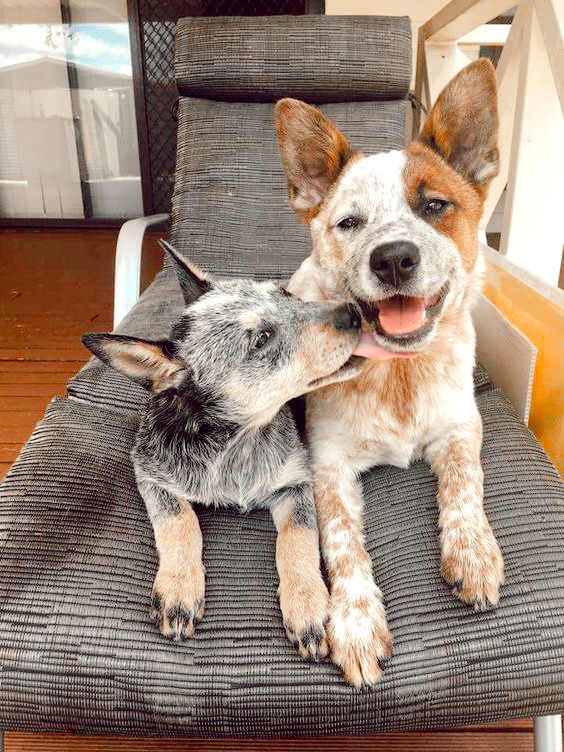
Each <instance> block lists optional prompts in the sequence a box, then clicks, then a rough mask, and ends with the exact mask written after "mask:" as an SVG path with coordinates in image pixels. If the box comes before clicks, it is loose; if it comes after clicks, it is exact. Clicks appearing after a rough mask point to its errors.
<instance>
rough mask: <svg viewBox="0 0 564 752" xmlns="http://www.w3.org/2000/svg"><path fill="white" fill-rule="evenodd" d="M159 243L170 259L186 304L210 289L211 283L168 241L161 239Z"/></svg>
mask: <svg viewBox="0 0 564 752" xmlns="http://www.w3.org/2000/svg"><path fill="white" fill-rule="evenodd" d="M159 245H160V247H161V248H162V249H163V251H164V252H165V253H167V254H168V256H169V258H170V260H171V261H172V265H173V267H174V270H175V272H176V276H177V277H178V281H179V282H180V287H181V288H182V294H183V296H184V302H185V303H186V305H190V303H194V302H195V301H196V300H198V298H199V297H200V295H203V294H204V293H206V292H209V291H210V290H211V288H212V285H211V283H210V282H209V281H208V280H207V279H206V278H205V277H204V276H203V275H202V274H201V272H200V271H199V270H198V269H196V267H194V266H191V265H190V264H188V263H187V262H186V261H185V259H183V258H182V256H181V255H180V254H179V253H178V251H176V250H175V249H174V248H173V247H172V246H171V244H170V243H168V242H167V241H166V240H162V239H161V240H159Z"/></svg>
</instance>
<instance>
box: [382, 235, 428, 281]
mask: <svg viewBox="0 0 564 752" xmlns="http://www.w3.org/2000/svg"><path fill="white" fill-rule="evenodd" d="M420 260H421V256H420V254H419V248H418V247H417V246H416V245H415V243H411V242H409V241H408V240H399V241H395V242H393V243H383V244H382V245H379V246H376V248H375V249H374V250H373V251H372V253H371V254H370V269H371V270H372V271H373V272H374V274H375V275H376V276H377V277H378V279H379V280H380V281H381V282H385V283H387V284H389V285H394V286H395V287H399V285H400V284H401V283H402V282H406V281H407V280H408V279H409V278H410V277H411V276H412V275H413V273H414V272H415V270H416V268H417V266H418V264H419V261H420Z"/></svg>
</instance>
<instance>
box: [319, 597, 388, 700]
mask: <svg viewBox="0 0 564 752" xmlns="http://www.w3.org/2000/svg"><path fill="white" fill-rule="evenodd" d="M376 591H377V588H376ZM377 592H378V595H376V594H373V595H371V596H370V597H365V598H360V599H357V600H355V601H348V600H347V599H346V598H343V597H332V598H331V618H330V622H329V625H328V628H327V633H328V637H329V645H330V647H331V660H332V661H333V662H334V663H336V664H337V665H338V666H339V667H340V668H341V670H342V671H343V674H344V677H345V679H346V680H347V682H348V683H349V684H352V685H353V686H354V687H358V688H361V687H365V686H372V685H373V684H376V682H377V681H378V680H379V679H380V677H381V676H382V671H383V664H384V661H386V660H387V659H388V658H390V657H391V655H392V635H391V632H390V630H389V629H388V623H387V620H386V612H385V610H384V604H383V603H382V600H381V597H380V596H379V591H377Z"/></svg>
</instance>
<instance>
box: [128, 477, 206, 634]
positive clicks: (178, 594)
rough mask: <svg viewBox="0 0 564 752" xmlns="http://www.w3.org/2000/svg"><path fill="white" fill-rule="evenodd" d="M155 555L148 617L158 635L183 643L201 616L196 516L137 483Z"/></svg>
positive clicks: (174, 499) (175, 500) (188, 508)
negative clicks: (144, 506) (145, 509)
mask: <svg viewBox="0 0 564 752" xmlns="http://www.w3.org/2000/svg"><path fill="white" fill-rule="evenodd" d="M139 490H140V492H141V495H142V496H143V499H144V501H145V504H146V506H147V511H148V513H149V517H150V520H151V523H152V525H153V531H154V534H155V543H156V546H157V551H158V554H159V569H158V571H157V576H156V577H155V582H154V584H153V597H152V604H151V617H152V618H153V619H154V621H155V622H156V623H157V625H158V627H159V629H160V631H161V634H162V635H163V636H164V637H169V638H170V639H173V640H185V639H186V638H188V637H191V636H192V634H193V633H194V626H195V625H196V623H197V621H198V620H199V619H201V618H202V616H203V615H204V595H205V570H204V564H203V562H202V548H203V546H202V533H201V531H200V525H199V522H198V518H197V517H196V513H195V512H194V510H193V509H192V507H191V505H190V504H189V503H188V502H187V501H186V500H184V499H181V498H179V497H176V496H174V495H173V494H171V493H169V492H168V491H167V490H165V489H164V488H162V487H160V486H157V485H156V484H154V483H151V482H139Z"/></svg>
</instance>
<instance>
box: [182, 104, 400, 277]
mask: <svg viewBox="0 0 564 752" xmlns="http://www.w3.org/2000/svg"><path fill="white" fill-rule="evenodd" d="M321 109H322V110H323V111H324V112H325V113H326V114H327V115H328V116H329V117H330V118H332V119H333V120H334V121H335V123H336V124H337V125H338V126H339V127H340V128H342V129H343V131H344V132H345V133H346V135H347V137H348V138H349V139H350V141H351V143H352V144H353V145H354V146H355V147H357V148H359V149H363V150H366V151H369V152H376V151H387V150H390V149H400V148H402V147H403V146H404V145H405V111H406V103H405V102H402V101H396V102H360V103H353V104H351V103H343V104H331V105H325V106H323V107H322V108H321ZM171 238H172V241H173V242H174V244H175V245H176V247H177V248H178V249H179V250H180V252H181V253H184V254H185V255H186V256H187V257H188V258H190V259H192V260H193V261H195V262H197V263H198V264H200V265H201V266H202V267H203V268H204V269H206V270H208V271H211V272H214V273H216V274H223V275H231V276H253V277H257V278H263V279H264V278H269V277H278V278H280V277H286V276H289V275H290V274H292V273H293V272H294V271H295V269H296V268H297V267H298V265H299V264H300V262H301V261H302V260H303V259H304V258H305V257H306V256H307V254H308V253H309V250H310V239H309V232H308V231H307V229H306V227H305V226H304V225H303V224H302V223H301V222H300V221H299V220H298V219H297V218H296V217H295V216H294V214H293V212H292V211H291V209H290V207H289V204H288V197H287V190H286V180H285V178H284V173H283V171H282V165H281V162H280V156H279V153H278V146H277V142H276V134H275V130H274V108H273V105H271V104H234V103H225V102H210V101H207V100H204V99H190V98H182V99H181V100H180V107H179V111H178V150H177V158H176V184H175V188H174V195H173V200H172V234H171Z"/></svg>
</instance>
